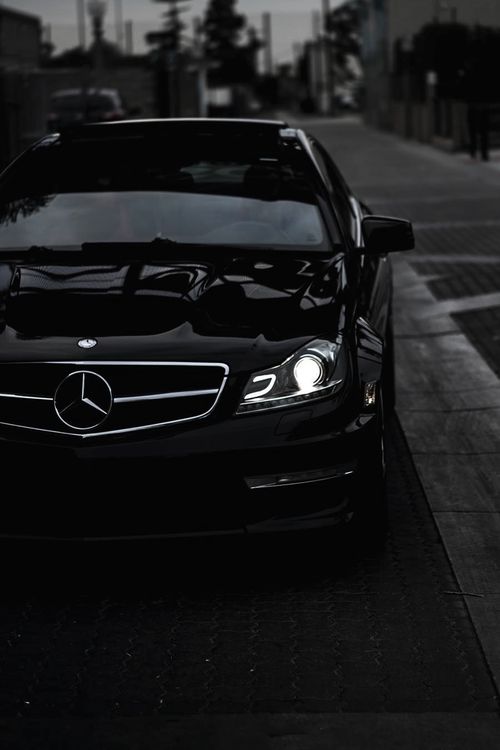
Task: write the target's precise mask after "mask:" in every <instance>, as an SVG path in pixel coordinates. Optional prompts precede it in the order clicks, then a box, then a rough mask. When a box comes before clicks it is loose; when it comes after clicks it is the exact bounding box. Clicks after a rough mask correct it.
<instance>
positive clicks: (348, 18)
mask: <svg viewBox="0 0 500 750" xmlns="http://www.w3.org/2000/svg"><path fill="white" fill-rule="evenodd" d="M362 10H363V0H347V2H345V3H343V4H342V5H339V6H338V8H334V9H333V10H332V11H330V13H329V15H328V16H327V17H326V19H325V31H326V32H327V33H328V34H329V37H330V40H331V42H332V56H333V60H334V62H335V64H336V66H337V67H338V68H339V69H340V70H341V71H343V73H344V75H345V77H346V78H352V77H353V76H352V73H351V71H350V68H349V61H350V59H351V58H354V59H356V60H357V62H358V63H359V60H360V56H361V14H362Z"/></svg>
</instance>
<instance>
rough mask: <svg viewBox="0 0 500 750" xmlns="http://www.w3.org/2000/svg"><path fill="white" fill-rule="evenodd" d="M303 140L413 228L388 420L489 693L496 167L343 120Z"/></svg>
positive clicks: (402, 274)
mask: <svg viewBox="0 0 500 750" xmlns="http://www.w3.org/2000/svg"><path fill="white" fill-rule="evenodd" d="M304 124H305V123H304ZM312 130H313V132H316V133H317V135H318V137H320V138H321V139H322V140H323V141H325V142H326V143H327V145H328V147H329V148H330V150H331V152H332V154H333V155H334V157H335V158H336V159H337V161H338V163H339V164H340V165H341V166H342V167H343V169H344V170H345V172H346V173H347V175H348V177H349V178H350V180H351V183H352V184H353V186H354V187H355V189H356V191H357V193H358V194H359V195H360V196H361V197H362V198H364V199H365V201H366V202H367V203H368V204H369V205H371V207H372V208H373V210H374V211H375V212H377V213H385V214H392V215H396V216H403V217H406V218H410V219H412V220H413V221H414V226H415V230H416V237H417V248H416V251H414V252H413V253H409V254H400V255H399V256H397V257H395V258H394V268H395V286H396V290H395V294H396V296H395V325H396V338H397V361H398V372H397V377H398V404H397V410H398V414H399V417H400V419H401V422H402V425H403V428H404V430H405V433H406V436H407V439H408V441H409V445H410V449H411V452H412V455H413V458H414V461H415V464H416V467H417V470H418V472H419V475H420V479H421V481H422V483H423V487H424V489H425V492H426V494H427V499H428V502H429V504H430V507H431V510H432V513H433V516H434V519H435V522H436V524H437V526H438V528H439V531H440V533H441V536H442V539H443V541H444V544H445V547H446V550H447V553H448V556H449V558H450V561H451V563H452V566H453V569H454V572H455V574H456V576H457V579H458V582H459V590H458V591H457V592H456V596H459V597H462V598H463V599H464V601H465V602H466V604H467V607H468V609H469V612H470V615H471V618H472V620H473V623H474V626H475V628H476V631H477V634H478V636H479V639H480V642H481V645H482V648H483V649H484V653H485V656H486V659H487V662H488V665H489V668H490V670H491V672H492V674H493V677H494V680H495V682H496V685H497V688H498V687H500V543H499V541H500V380H499V375H500V326H499V323H500V171H499V166H500V159H499V160H497V159H496V158H494V159H493V161H492V162H490V163H486V164H484V163H481V162H471V160H470V159H469V158H468V157H466V156H464V155H450V154H444V153H441V152H438V151H435V150H433V149H431V148H429V147H427V146H423V145H419V144H415V143H409V142H405V141H402V140H401V139H399V138H396V137H393V136H391V135H388V134H383V133H378V132H374V131H371V130H369V129H368V128H366V127H364V126H363V125H362V124H360V123H356V122H355V121H352V120H351V121H346V122H342V121H329V122H325V123H322V124H320V123H318V122H316V123H314V125H313V127H312ZM494 156H496V155H495V154H494ZM499 156H500V155H499Z"/></svg>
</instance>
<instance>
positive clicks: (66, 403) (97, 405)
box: [54, 370, 113, 430]
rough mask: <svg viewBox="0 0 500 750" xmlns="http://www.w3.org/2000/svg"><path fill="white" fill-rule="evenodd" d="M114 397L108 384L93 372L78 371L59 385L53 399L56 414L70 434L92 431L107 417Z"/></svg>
mask: <svg viewBox="0 0 500 750" xmlns="http://www.w3.org/2000/svg"><path fill="white" fill-rule="evenodd" d="M112 406H113V394H112V392H111V388H110V386H109V383H108V382H107V380H105V379H104V378H103V377H101V376H100V375H98V374H97V373H96V372H87V371H86V370H78V372H72V373H71V375H68V376H67V377H66V378H64V380H63V381H62V382H61V383H60V384H59V386H58V388H57V390H56V392H55V395H54V408H55V410H56V414H57V416H58V417H59V419H60V420H61V422H63V423H64V424H65V425H66V426H67V427H71V428H72V429H73V430H92V429H94V428H95V427H99V425H101V424H102V423H103V422H104V420H105V419H106V418H107V417H108V415H109V413H110V411H111V407H112Z"/></svg>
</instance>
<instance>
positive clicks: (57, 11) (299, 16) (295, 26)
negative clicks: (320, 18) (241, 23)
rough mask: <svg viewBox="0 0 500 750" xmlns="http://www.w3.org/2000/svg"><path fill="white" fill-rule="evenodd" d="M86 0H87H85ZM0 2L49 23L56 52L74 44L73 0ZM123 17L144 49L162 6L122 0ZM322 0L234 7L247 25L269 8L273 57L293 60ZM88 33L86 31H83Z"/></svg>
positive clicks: (197, 10) (197, 4) (244, 1)
mask: <svg viewBox="0 0 500 750" xmlns="http://www.w3.org/2000/svg"><path fill="white" fill-rule="evenodd" d="M115 1H116V0H107V6H108V12H107V15H106V22H107V23H106V36H107V37H108V38H109V39H110V40H111V41H115V40H116V31H115V27H114V8H115ZM86 2H87V0H86ZM207 2H208V0H190V2H186V5H189V11H188V12H187V13H185V14H184V18H185V20H186V21H188V20H189V18H190V17H193V16H202V15H203V13H204V11H205V8H206V6H207ZM341 2H342V0H330V6H331V7H335V6H336V5H339V4H340V3H341ZM0 5H4V6H6V7H9V8H13V9H16V10H21V11H25V12H27V13H33V14H34V15H37V16H39V17H40V18H41V19H42V22H43V24H44V25H47V24H48V25H50V27H51V35H52V41H53V42H54V43H55V45H56V48H57V50H58V51H60V50H61V49H64V48H67V47H74V46H76V45H77V44H78V35H77V29H76V0H0ZM122 6H123V16H124V18H125V19H126V20H129V19H130V20H132V21H133V22H134V51H136V52H142V51H144V49H145V47H144V42H143V39H144V34H145V33H146V32H147V31H150V30H151V29H157V28H159V26H160V24H161V15H162V12H164V11H165V9H166V7H167V6H166V5H163V4H161V3H158V2H154V1H153V0H122ZM321 7H322V0H239V2H238V4H237V8H238V10H239V12H241V13H244V14H245V15H246V16H247V18H248V21H249V23H250V24H252V25H254V26H255V27H256V28H257V29H258V30H259V29H260V28H261V18H262V13H264V12H265V11H269V12H271V14H272V17H273V56H274V59H275V62H286V61H288V60H291V59H293V44H294V42H301V41H304V40H305V39H307V38H310V37H311V36H312V28H313V22H312V13H313V11H320V10H321ZM88 33H89V32H88V31H87V34H88Z"/></svg>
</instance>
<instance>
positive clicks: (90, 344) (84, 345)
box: [78, 339, 97, 349]
mask: <svg viewBox="0 0 500 750" xmlns="http://www.w3.org/2000/svg"><path fill="white" fill-rule="evenodd" d="M78 346H79V347H80V349H93V348H94V346H97V340H96V339H80V341H79V342H78Z"/></svg>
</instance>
